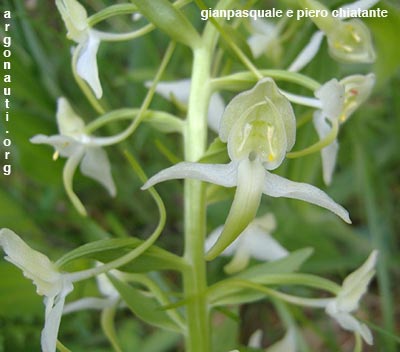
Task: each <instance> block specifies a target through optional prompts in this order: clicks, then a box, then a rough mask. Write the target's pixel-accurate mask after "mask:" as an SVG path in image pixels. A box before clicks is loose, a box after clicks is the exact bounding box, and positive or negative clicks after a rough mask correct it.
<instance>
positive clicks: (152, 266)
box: [56, 238, 184, 273]
mask: <svg viewBox="0 0 400 352" xmlns="http://www.w3.org/2000/svg"><path fill="white" fill-rule="evenodd" d="M142 243H143V241H142V240H139V239H137V238H118V239H106V240H100V241H96V242H91V243H88V244H85V245H83V246H81V247H78V248H76V249H74V250H72V251H71V252H69V253H67V254H65V255H64V256H63V257H61V258H60V259H59V260H58V261H57V263H56V264H57V265H58V266H59V267H60V268H62V267H65V266H66V265H67V264H69V263H71V262H72V261H74V260H77V259H81V258H88V259H94V260H98V261H100V262H103V263H108V262H110V261H112V260H115V259H117V258H120V257H122V256H123V255H124V254H126V253H128V252H129V251H131V250H132V249H134V248H136V247H138V246H140V245H141V244H142ZM119 269H120V270H122V271H127V272H135V273H140V272H148V271H155V270H177V271H181V270H183V269H184V264H183V261H182V259H181V258H180V257H178V256H176V255H174V254H172V253H170V252H167V251H166V250H164V249H162V248H159V247H157V246H155V245H153V246H152V247H151V248H149V249H148V250H146V251H145V252H144V253H143V254H142V255H141V256H139V257H138V258H136V259H134V260H133V261H131V262H130V263H128V264H126V265H124V266H122V267H120V268H119Z"/></svg>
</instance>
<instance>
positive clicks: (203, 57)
mask: <svg viewBox="0 0 400 352" xmlns="http://www.w3.org/2000/svg"><path fill="white" fill-rule="evenodd" d="M226 2H227V1H222V3H226ZM219 5H221V3H220V4H219ZM217 34H218V33H217V31H216V30H215V28H214V27H213V26H212V25H211V24H210V23H208V24H207V25H206V27H205V30H204V33H203V36H202V39H201V45H199V47H197V48H196V49H194V50H193V71H192V83H191V89H190V97H189V105H188V114H187V120H186V125H185V130H184V148H185V160H186V161H197V160H199V159H200V158H201V157H202V156H203V154H204V152H205V150H206V142H207V114H208V104H209V100H210V95H211V87H210V73H211V61H212V60H211V58H212V54H213V52H214V48H215V45H216V40H217ZM184 219H185V225H184V230H185V232H184V235H185V248H184V259H185V260H186V262H187V264H188V266H189V268H188V270H186V271H185V272H184V273H183V289H184V299H185V300H186V301H187V305H186V318H187V325H188V326H187V333H186V336H185V343H186V349H185V350H186V351H188V352H207V351H210V349H211V347H210V346H211V339H210V328H209V323H210V318H209V307H208V304H207V297H206V291H207V276H206V261H205V258H204V240H205V235H206V197H205V186H204V184H203V183H202V182H200V181H197V180H185V185H184Z"/></svg>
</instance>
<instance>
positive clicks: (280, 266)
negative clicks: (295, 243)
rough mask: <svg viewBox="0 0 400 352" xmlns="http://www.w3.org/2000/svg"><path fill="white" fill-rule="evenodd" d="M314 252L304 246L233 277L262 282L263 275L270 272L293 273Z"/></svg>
mask: <svg viewBox="0 0 400 352" xmlns="http://www.w3.org/2000/svg"><path fill="white" fill-rule="evenodd" d="M312 253H313V249H312V248H303V249H300V250H298V251H295V252H292V253H291V254H290V255H288V256H287V257H284V258H282V259H279V260H275V261H273V262H267V263H262V264H259V265H255V266H252V267H250V268H249V269H247V270H245V271H242V272H241V273H239V274H237V275H235V276H233V277H234V278H236V279H245V280H251V281H253V282H261V281H262V279H263V277H264V276H267V275H269V274H283V273H292V272H294V271H296V270H298V269H299V268H300V266H301V265H302V264H303V263H304V262H305V261H306V260H307V259H308V258H309V257H310V255H311V254H312Z"/></svg>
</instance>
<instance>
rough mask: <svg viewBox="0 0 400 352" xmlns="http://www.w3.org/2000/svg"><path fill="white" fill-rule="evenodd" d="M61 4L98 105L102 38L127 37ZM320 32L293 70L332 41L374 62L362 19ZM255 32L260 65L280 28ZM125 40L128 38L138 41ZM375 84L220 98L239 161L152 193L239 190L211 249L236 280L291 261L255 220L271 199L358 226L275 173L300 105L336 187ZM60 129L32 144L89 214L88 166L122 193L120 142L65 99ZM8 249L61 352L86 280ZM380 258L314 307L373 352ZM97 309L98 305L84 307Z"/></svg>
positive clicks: (308, 3)
mask: <svg viewBox="0 0 400 352" xmlns="http://www.w3.org/2000/svg"><path fill="white" fill-rule="evenodd" d="M376 2H377V1H371V0H369V1H364V0H361V1H357V2H356V4H357V6H358V7H370V6H372V5H374V4H375V3H376ZM300 3H301V5H302V6H305V7H308V8H313V7H318V8H321V7H322V5H321V4H319V3H318V2H316V1H314V0H302V1H300ZM56 4H57V8H58V10H59V11H60V13H61V16H62V18H63V20H64V22H65V25H66V27H67V30H68V33H67V36H68V38H70V39H72V40H73V41H75V42H76V43H77V44H78V45H77V47H76V48H75V49H74V52H73V55H74V62H75V70H76V72H77V74H78V75H79V76H80V77H81V78H82V79H83V80H85V81H86V82H87V84H88V85H89V87H90V88H91V89H92V91H93V93H94V95H95V96H96V97H97V98H98V99H99V98H101V96H102V87H101V84H100V79H99V74H98V67H97V60H96V55H97V50H98V47H99V44H100V41H101V40H108V39H110V38H113V40H114V39H115V38H116V36H118V35H116V34H115V35H114V36H113V35H112V34H110V33H104V32H100V31H97V30H95V29H93V28H92V27H91V26H90V24H89V20H88V16H87V13H86V10H85V9H84V7H83V6H82V5H81V4H80V3H79V2H78V1H76V0H56ZM313 20H314V19H313ZM315 24H316V25H317V26H318V28H319V31H317V32H316V33H315V34H314V35H313V36H312V38H311V42H310V43H309V44H308V45H307V46H306V47H305V48H304V50H303V51H302V52H301V53H300V54H299V56H298V58H297V59H296V60H295V61H294V62H293V64H292V65H291V66H290V67H289V69H288V71H290V72H295V71H300V70H301V69H302V68H303V67H305V65H307V64H308V63H309V62H310V61H311V60H312V58H313V57H314V56H315V55H316V53H317V51H318V49H319V47H320V44H321V42H322V40H323V37H324V36H326V37H327V40H328V46H329V51H330V53H331V55H332V57H333V58H335V59H338V60H341V61H347V62H362V63H370V62H372V61H373V60H374V57H375V54H374V50H373V46H372V42H371V36H370V34H369V31H368V29H367V27H366V26H365V25H364V24H363V23H362V22H361V21H359V20H354V19H351V20H346V19H341V18H336V17H333V16H331V17H328V18H319V19H318V18H316V19H315ZM252 27H253V30H254V34H253V35H252V36H251V37H250V38H249V40H248V43H249V45H250V47H251V49H252V51H253V54H254V56H255V57H258V56H260V55H262V54H263V53H264V52H265V53H267V54H268V53H269V52H271V51H270V50H269V49H270V48H271V47H272V48H277V47H278V46H279V36H280V28H279V26H275V25H273V24H271V23H266V22H262V21H260V20H258V21H255V22H253V23H252ZM122 37H123V38H128V37H129V35H125V36H122ZM374 80H375V79H374V75H373V74H368V75H352V76H348V77H345V78H343V79H341V80H338V79H336V78H334V79H331V80H329V81H328V82H326V83H324V84H322V85H321V86H320V87H319V88H318V89H316V90H315V92H314V97H303V96H298V95H295V94H291V93H288V92H284V91H282V90H281V89H279V87H278V86H277V85H276V83H275V82H274V80H273V79H272V78H269V77H266V78H263V79H261V80H259V81H258V82H257V84H256V85H255V86H254V87H253V88H251V89H250V90H247V91H244V92H242V93H240V94H238V95H237V96H236V97H234V98H233V99H232V100H231V101H230V102H229V104H228V105H227V106H226V107H225V106H224V101H223V99H222V98H221V96H220V95H219V94H218V92H215V93H214V94H213V95H212V97H211V100H210V106H209V116H208V120H209V127H210V128H211V129H212V130H214V131H215V132H217V133H218V136H219V138H220V140H221V141H222V142H224V143H226V145H227V151H228V155H229V158H230V162H229V163H227V164H206V163H200V162H181V163H178V164H176V165H174V166H171V167H169V168H167V169H165V170H162V171H160V172H159V173H157V174H156V175H154V176H153V177H151V178H150V179H149V180H148V181H147V182H146V183H145V184H144V186H143V189H148V188H149V187H152V186H154V185H155V184H157V183H159V182H163V181H166V180H171V179H187V178H191V179H198V180H201V181H204V182H209V183H213V184H216V185H219V186H223V187H236V193H235V196H234V200H233V203H232V206H231V209H230V212H229V214H228V217H227V219H226V222H225V225H224V226H221V227H220V228H218V229H216V230H215V231H214V232H213V233H212V234H211V235H210V236H209V238H208V240H207V242H206V248H205V251H206V259H207V260H212V259H214V258H216V257H217V256H219V255H227V256H234V258H233V260H232V261H231V262H230V263H229V264H228V265H227V266H226V267H225V269H226V271H227V272H228V273H233V272H237V271H239V270H242V269H243V268H244V267H246V265H247V263H248V261H249V259H250V257H253V258H255V259H257V260H276V259H279V258H282V257H284V256H286V255H287V254H288V252H287V250H286V249H285V248H283V247H282V246H281V245H280V244H279V243H278V242H276V241H275V240H274V239H273V238H272V237H271V235H270V232H272V231H273V229H274V228H275V221H274V218H273V215H271V214H268V215H266V216H264V217H262V218H256V213H257V210H258V208H259V205H260V202H261V197H262V194H265V195H267V196H271V197H286V198H294V199H299V200H303V201H306V202H309V203H312V204H315V205H318V206H320V207H323V208H326V209H328V210H330V211H332V212H333V213H335V214H336V215H338V216H339V217H340V218H342V219H343V220H344V221H345V222H347V223H351V221H350V218H349V214H348V212H347V211H346V210H345V209H344V208H343V207H342V206H340V205H339V204H337V203H336V202H335V201H334V200H333V199H331V198H330V197H329V196H328V195H327V194H326V193H325V192H323V191H322V190H320V189H319V188H317V187H315V186H312V185H309V184H306V183H299V182H293V181H291V180H288V179H286V178H284V177H281V176H278V175H276V174H274V173H272V171H273V170H275V169H277V168H278V167H279V166H280V165H281V164H282V162H283V161H284V159H285V158H286V156H287V154H288V153H290V151H291V150H292V148H293V147H294V144H295V140H296V119H295V115H294V111H293V109H292V106H291V102H293V103H297V104H302V105H305V106H309V107H312V108H314V109H315V111H314V116H313V117H314V118H313V123H314V126H315V129H316V132H317V134H318V136H319V139H320V141H319V144H318V146H319V149H318V150H320V151H321V156H322V166H323V179H324V181H325V183H326V184H329V183H330V182H331V180H332V175H333V172H334V168H335V163H336V156H337V152H338V141H337V135H338V130H339V126H340V125H342V124H343V123H344V122H345V121H346V120H347V119H348V118H349V117H350V115H351V114H352V113H353V112H354V111H355V110H356V109H357V108H358V107H359V106H360V105H361V104H362V103H363V102H364V101H365V100H366V99H367V98H368V96H369V95H370V93H371V90H372V87H373V85H374ZM190 83H191V82H190V80H182V81H178V82H160V83H159V84H158V85H157V88H156V91H157V92H158V93H159V94H160V95H162V96H164V97H165V98H167V99H172V98H173V100H175V101H177V102H179V103H180V104H186V103H187V102H188V98H189V91H190ZM57 123H58V130H59V134H58V135H53V136H43V135H38V136H35V137H33V138H32V139H31V141H32V142H33V143H39V144H42V143H43V144H49V145H51V146H53V147H54V148H55V157H57V156H58V155H60V156H62V157H65V158H67V159H68V160H67V162H66V164H65V167H64V174H63V179H64V185H65V188H66V191H67V194H68V195H69V197H70V198H71V200H72V202H73V204H74V205H75V206H76V208H77V209H78V211H79V212H80V213H82V214H85V208H84V206H83V205H82V203H81V201H80V200H79V198H78V197H77V196H76V194H75V193H74V191H73V189H72V178H73V175H74V173H75V170H76V168H77V166H78V165H79V164H80V166H81V171H82V173H83V174H85V175H86V176H89V177H91V178H93V179H94V180H96V181H98V182H100V183H101V184H102V185H103V186H104V187H105V188H106V189H107V190H108V192H109V193H110V195H111V196H114V195H115V194H116V187H115V185H114V182H113V179H112V175H111V167H110V162H109V160H108V157H107V155H106V153H105V151H104V150H103V149H102V147H104V146H108V145H111V144H115V143H117V142H119V141H120V138H115V137H96V136H93V135H91V134H90V133H88V132H87V129H86V126H85V124H84V122H83V120H82V119H81V118H80V117H79V116H78V115H77V114H76V113H75V112H74V110H73V109H72V107H71V106H70V104H69V103H68V101H67V100H66V99H65V98H60V99H59V100H58V109H57ZM294 153H296V152H294ZM0 246H1V247H2V248H3V249H4V251H5V253H6V254H7V256H6V259H7V260H9V261H10V262H11V263H13V264H15V265H16V266H18V267H19V268H20V269H21V270H22V271H23V272H24V275H25V276H26V277H28V278H30V279H31V280H32V281H33V283H34V284H35V285H36V287H37V293H38V294H40V295H43V296H45V306H46V312H45V319H46V322H45V326H44V329H43V333H42V349H43V351H51V352H52V351H55V349H56V341H57V334H58V329H59V325H60V321H61V316H62V314H63V310H64V311H67V312H69V311H72V310H74V308H71V306H70V308H69V309H67V310H65V309H64V302H65V298H66V296H67V295H68V294H69V293H70V292H71V291H72V290H73V282H74V280H77V279H76V278H78V277H79V275H71V274H68V273H62V272H60V271H59V269H58V268H57V266H56V265H55V264H54V263H52V262H51V261H50V260H49V259H48V258H47V257H46V256H45V255H43V254H42V253H39V252H37V251H35V250H33V249H32V248H30V247H29V246H28V245H26V244H25V242H23V241H22V240H21V239H20V238H19V237H18V236H17V235H16V234H15V233H13V232H12V231H11V230H8V229H2V230H1V231H0ZM376 260H377V252H376V251H373V252H372V254H371V255H370V257H369V258H368V260H367V261H366V262H365V263H364V264H363V265H362V266H361V267H360V268H359V269H358V270H356V271H355V272H353V273H352V274H350V275H349V276H348V277H347V278H346V279H345V280H344V282H343V285H342V288H341V290H340V292H339V294H338V295H337V296H336V297H332V298H328V299H324V300H318V299H315V306H319V307H322V308H325V310H326V312H327V313H328V314H329V315H330V316H332V317H333V318H334V319H336V320H337V321H338V323H339V324H340V325H341V326H342V327H343V328H344V329H347V330H351V331H355V332H357V333H359V334H361V336H362V337H363V338H364V340H365V341H366V342H367V343H368V344H372V335H371V332H370V331H369V329H368V328H367V327H366V326H365V325H364V324H361V323H360V322H359V321H358V320H357V319H356V318H354V317H353V316H352V315H351V313H352V312H353V311H355V310H356V309H357V308H358V304H359V301H360V299H361V297H362V296H363V295H364V293H365V292H366V289H367V286H368V284H369V282H370V281H371V279H372V277H373V276H374V273H375V271H374V267H375V264H376ZM79 280H80V279H79ZM108 292H109V293H107V294H105V295H106V296H109V298H110V301H108V303H105V306H107V304H109V302H112V304H114V303H115V302H116V301H117V300H118V294H117V292H116V291H113V290H109V291H108ZM88 306H90V304H89V305H85V304H81V305H79V304H78V305H77V307H88ZM285 341H286V342H285V344H284V343H282V346H286V347H287V346H288V343H291V342H290V341H293V331H291V330H290V331H289V333H288V335H287V337H286V338H285ZM288 341H289V342H288ZM292 345H293V343H292ZM286 347H285V348H286ZM276 350H277V349H276ZM291 350H295V348H294V347H293V348H291ZM286 351H288V349H286Z"/></svg>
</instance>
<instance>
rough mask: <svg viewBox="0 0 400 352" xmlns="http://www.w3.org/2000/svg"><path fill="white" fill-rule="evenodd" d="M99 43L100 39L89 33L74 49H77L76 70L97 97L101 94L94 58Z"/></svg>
mask: <svg viewBox="0 0 400 352" xmlns="http://www.w3.org/2000/svg"><path fill="white" fill-rule="evenodd" d="M99 45H100V40H99V39H98V38H97V37H96V36H94V35H91V34H89V36H88V40H87V41H85V42H83V43H82V44H81V45H79V46H78V48H77V49H76V50H79V53H78V60H77V63H76V72H77V73H78V75H79V76H80V77H81V78H82V79H84V80H85V81H86V82H87V83H88V85H89V86H90V87H91V88H92V90H93V92H94V94H95V96H96V98H97V99H100V98H101V96H102V95H103V89H102V88H101V83H100V79H99V70H98V68H97V58H96V56H97V50H98V49H99Z"/></svg>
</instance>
